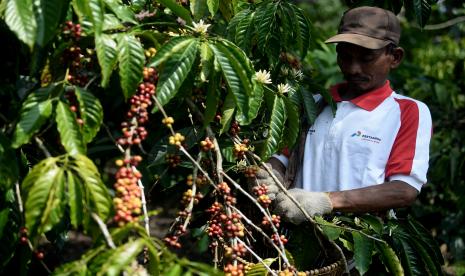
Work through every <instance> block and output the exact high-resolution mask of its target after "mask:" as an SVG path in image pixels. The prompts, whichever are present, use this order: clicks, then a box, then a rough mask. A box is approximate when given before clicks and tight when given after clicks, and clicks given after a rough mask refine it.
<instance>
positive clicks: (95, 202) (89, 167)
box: [72, 155, 112, 229]
mask: <svg viewBox="0 0 465 276" xmlns="http://www.w3.org/2000/svg"><path fill="white" fill-rule="evenodd" d="M73 159H74V162H72V171H73V174H74V175H75V177H79V179H80V182H81V183H82V184H83V191H84V197H85V202H86V205H85V207H86V208H85V209H84V212H85V216H86V217H85V219H84V223H83V224H84V228H85V229H89V223H90V221H91V218H90V212H94V213H96V214H97V215H98V216H99V217H100V218H101V219H102V220H103V221H106V220H107V218H108V216H109V215H110V209H111V207H112V200H111V197H110V194H109V193H108V190H107V188H106V187H105V184H103V182H102V179H101V178H100V174H99V172H98V170H97V168H96V167H95V165H94V163H93V162H92V161H91V160H90V159H89V158H87V157H86V156H85V155H76V156H74V157H73Z"/></svg>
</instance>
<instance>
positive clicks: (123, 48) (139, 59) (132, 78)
mask: <svg viewBox="0 0 465 276" xmlns="http://www.w3.org/2000/svg"><path fill="white" fill-rule="evenodd" d="M118 62H119V77H120V81H121V88H122V90H123V94H124V97H125V98H126V99H128V98H129V97H131V96H132V95H133V94H134V93H135V92H136V88H137V85H138V84H139V82H140V81H141V80H142V70H143V67H144V62H145V56H144V48H143V47H142V44H141V43H140V42H139V40H137V38H136V37H135V36H133V35H129V34H124V35H121V36H120V37H119V39H118Z"/></svg>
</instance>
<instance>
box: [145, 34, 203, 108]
mask: <svg viewBox="0 0 465 276" xmlns="http://www.w3.org/2000/svg"><path fill="white" fill-rule="evenodd" d="M189 41H190V43H188V44H187V45H186V46H185V48H183V49H179V51H177V52H174V53H172V55H171V56H170V58H169V59H167V60H166V62H165V63H164V66H163V70H162V71H161V73H160V77H159V80H158V86H157V94H156V97H157V99H158V101H159V102H160V104H161V105H165V104H167V103H168V102H169V101H170V100H171V99H172V98H173V97H174V96H175V95H176V93H177V92H178V90H179V88H180V87H181V85H182V83H183V82H184V80H185V79H186V77H187V75H188V74H189V72H190V70H191V68H192V65H193V64H194V61H195V59H196V57H197V52H198V50H199V41H198V40H197V39H191V40H189ZM154 110H156V109H154Z"/></svg>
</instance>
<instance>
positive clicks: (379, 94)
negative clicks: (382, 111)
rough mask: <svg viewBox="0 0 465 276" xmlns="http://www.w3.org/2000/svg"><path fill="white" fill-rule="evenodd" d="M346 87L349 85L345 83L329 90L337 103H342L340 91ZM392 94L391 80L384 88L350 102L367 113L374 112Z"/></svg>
mask: <svg viewBox="0 0 465 276" xmlns="http://www.w3.org/2000/svg"><path fill="white" fill-rule="evenodd" d="M346 85H347V84H346V83H345V82H343V83H339V84H336V85H334V86H332V87H331V88H330V89H329V92H330V93H331V96H332V97H333V100H334V101H335V102H341V101H342V99H341V96H340V94H339V89H340V88H341V87H344V86H346ZM392 92H393V90H392V88H391V84H390V82H389V80H387V81H386V83H385V84H384V85H383V86H381V87H379V88H377V89H374V90H372V91H369V92H367V93H365V94H363V95H360V96H358V97H356V98H353V99H352V100H350V102H351V103H353V104H355V105H356V106H358V107H360V108H363V109H365V110H367V111H372V110H373V109H375V108H376V107H378V105H380V104H381V103H382V102H383V101H384V100H385V99H386V98H387V97H389V96H390V95H391V94H392Z"/></svg>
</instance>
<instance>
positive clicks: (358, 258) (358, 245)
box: [352, 232, 374, 275]
mask: <svg viewBox="0 0 465 276" xmlns="http://www.w3.org/2000/svg"><path fill="white" fill-rule="evenodd" d="M352 237H353V239H354V257H355V268H357V270H358V272H360V274H361V275H363V274H365V273H366V272H367V271H368V268H369V267H370V264H371V255H372V251H373V246H374V242H373V240H372V239H370V238H368V237H366V236H364V235H362V234H360V233H359V232H352Z"/></svg>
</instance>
